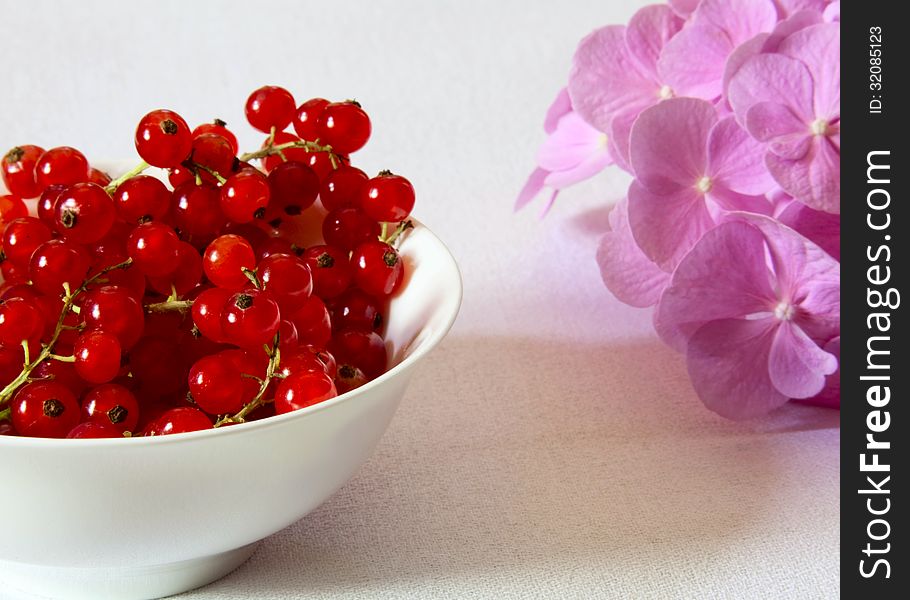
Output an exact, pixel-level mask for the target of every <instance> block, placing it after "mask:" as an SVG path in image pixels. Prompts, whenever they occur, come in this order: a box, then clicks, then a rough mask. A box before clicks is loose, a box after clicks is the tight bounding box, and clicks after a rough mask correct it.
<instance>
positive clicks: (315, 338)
mask: <svg viewBox="0 0 910 600" xmlns="http://www.w3.org/2000/svg"><path fill="white" fill-rule="evenodd" d="M288 318H289V319H290V320H291V322H293V323H294V327H296V328H297V340H298V342H299V343H301V344H309V345H311V346H315V347H316V348H319V349H324V348H325V346H326V344H327V343H328V341H329V338H331V337H332V319H331V317H330V316H329V311H328V309H326V307H325V303H323V301H322V300H321V299H320V298H319V296H315V295H314V296H310V297H309V299H307V301H306V302H305V303H304V305H303V306H301V307H300V308H299V309H297V311H295V312H294V313H293V314H291V315H290V317H288Z"/></svg>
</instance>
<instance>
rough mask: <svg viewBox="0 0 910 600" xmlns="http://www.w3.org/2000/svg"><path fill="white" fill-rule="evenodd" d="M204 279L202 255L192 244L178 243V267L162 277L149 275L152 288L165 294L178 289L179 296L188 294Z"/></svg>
mask: <svg viewBox="0 0 910 600" xmlns="http://www.w3.org/2000/svg"><path fill="white" fill-rule="evenodd" d="M200 281H202V257H201V256H199V252H197V251H196V249H195V248H193V247H192V246H191V245H189V244H187V243H186V242H180V243H179V244H178V245H177V268H176V269H174V272H173V273H168V274H167V275H162V276H161V277H149V284H150V285H151V286H152V289H153V290H155V291H156V292H158V293H159V294H164V295H165V296H168V295H170V294H171V293H172V292H174V291H176V292H177V295H178V296H184V295H186V294H188V293H189V292H190V291H191V290H192V289H193V288H195V287H196V286H197V285H199V282H200Z"/></svg>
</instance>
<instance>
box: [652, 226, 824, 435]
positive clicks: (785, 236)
mask: <svg viewBox="0 0 910 600" xmlns="http://www.w3.org/2000/svg"><path fill="white" fill-rule="evenodd" d="M656 324H657V326H658V331H659V332H660V333H661V334H662V335H663V336H664V337H665V339H667V341H668V342H670V343H672V344H674V345H676V346H677V347H679V346H682V347H683V348H684V349H685V351H686V353H687V355H686V360H687V366H688V370H689V376H690V378H691V380H692V384H693V386H694V388H695V391H696V392H697V393H698V396H699V397H700V398H701V399H702V401H703V402H704V403H705V405H706V406H707V407H708V408H710V409H711V410H713V411H715V412H717V413H719V414H721V415H723V416H725V417H728V418H732V419H745V418H749V417H754V416H757V415H761V414H763V413H765V412H767V411H769V410H771V409H773V408H775V407H777V406H780V405H782V404H784V403H785V402H787V401H788V400H789V399H791V398H801V399H805V398H812V397H814V396H816V395H818V394H819V393H820V392H821V391H822V390H823V389H824V388H825V385H826V382H827V380H826V378H827V376H829V375H833V374H834V373H835V371H836V369H837V363H838V361H837V358H836V357H835V356H834V354H832V353H831V352H829V351H827V350H825V349H824V348H825V346H826V344H828V343H829V342H831V340H833V339H834V338H835V337H837V336H838V335H839V326H840V265H839V264H838V263H837V261H835V260H834V259H833V258H832V257H831V256H829V255H828V254H827V253H825V252H824V251H823V250H821V249H820V248H819V247H818V246H816V245H815V244H813V243H811V242H810V241H809V240H807V239H806V238H804V237H802V236H801V235H799V234H798V233H796V232H795V231H793V230H792V229H790V228H788V227H786V226H783V225H781V224H779V223H777V222H775V221H774V220H772V219H770V218H767V217H761V216H758V215H748V216H744V217H743V220H730V221H727V222H725V223H723V224H721V225H719V226H718V227H716V228H715V229H713V230H711V231H710V232H708V233H707V234H706V235H705V236H704V237H703V238H702V239H701V240H700V241H699V242H698V244H697V245H696V246H695V247H694V248H693V249H692V251H691V252H690V253H689V254H688V255H687V256H686V258H685V259H683V261H682V262H681V263H680V264H679V267H678V268H677V269H676V271H675V272H674V274H673V278H672V280H671V282H670V285H669V286H668V287H667V289H666V290H665V291H664V293H663V295H662V296H661V299H660V304H659V305H658V312H657V316H656Z"/></svg>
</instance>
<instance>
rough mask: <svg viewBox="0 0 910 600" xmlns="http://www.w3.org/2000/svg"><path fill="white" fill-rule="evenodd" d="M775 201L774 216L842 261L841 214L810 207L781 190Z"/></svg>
mask: <svg viewBox="0 0 910 600" xmlns="http://www.w3.org/2000/svg"><path fill="white" fill-rule="evenodd" d="M780 196H782V197H783V198H778V199H777V200H776V202H775V208H774V218H776V219H777V220H778V221H780V222H781V223H783V224H784V225H786V226H787V227H790V228H791V229H794V230H796V231H797V232H798V233H799V234H800V235H802V236H804V237H806V238H808V239H809V240H810V241H811V242H812V243H814V244H815V245H816V246H818V247H819V248H821V249H822V250H824V251H825V252H827V253H828V254H830V255H831V256H832V257H834V259H835V260H837V261H838V262H840V215H835V214H832V213H826V212H822V211H820V210H815V209H812V208H809V207H808V206H806V205H805V204H803V203H802V202H799V201H798V200H794V199H793V197H792V196H790V195H789V194H786V193H785V192H781V193H780Z"/></svg>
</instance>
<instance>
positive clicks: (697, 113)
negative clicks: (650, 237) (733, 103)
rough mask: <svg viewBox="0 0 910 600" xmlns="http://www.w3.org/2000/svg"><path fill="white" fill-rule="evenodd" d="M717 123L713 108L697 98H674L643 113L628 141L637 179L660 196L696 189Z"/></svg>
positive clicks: (703, 170) (705, 167)
mask: <svg viewBox="0 0 910 600" xmlns="http://www.w3.org/2000/svg"><path fill="white" fill-rule="evenodd" d="M716 121H717V113H716V111H715V110H714V107H713V106H712V105H711V104H710V103H709V102H705V101H704V100H698V99H695V98H672V99H670V100H665V101H664V102H661V103H660V104H658V105H656V106H652V107H651V108H649V109H648V110H646V111H644V112H643V113H641V114H640V115H639V116H638V119H637V120H636V121H635V124H634V125H633V126H632V133H631V136H630V141H629V155H630V158H631V162H632V169H633V171H634V173H635V177H636V178H637V179H638V181H640V182H641V184H642V185H643V186H644V187H646V188H647V189H649V190H650V191H652V192H657V193H667V192H670V191H672V190H674V189H676V188H678V187H681V186H685V187H689V186H692V185H694V184H695V182H696V181H698V180H699V178H701V177H702V176H703V175H704V174H705V172H706V170H707V162H708V157H707V150H706V140H707V139H708V132H709V131H710V130H711V127H712V126H713V125H714V123H715V122H716Z"/></svg>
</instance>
